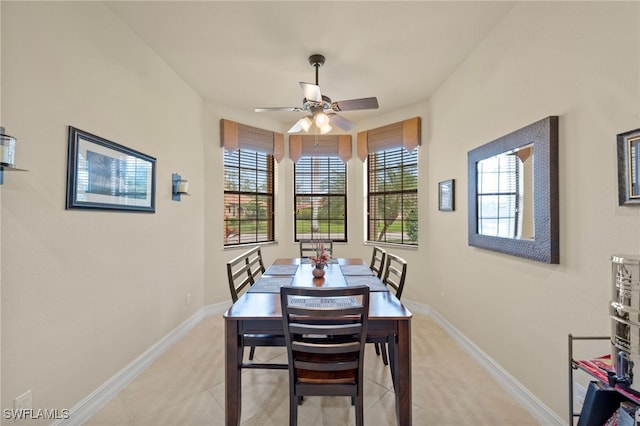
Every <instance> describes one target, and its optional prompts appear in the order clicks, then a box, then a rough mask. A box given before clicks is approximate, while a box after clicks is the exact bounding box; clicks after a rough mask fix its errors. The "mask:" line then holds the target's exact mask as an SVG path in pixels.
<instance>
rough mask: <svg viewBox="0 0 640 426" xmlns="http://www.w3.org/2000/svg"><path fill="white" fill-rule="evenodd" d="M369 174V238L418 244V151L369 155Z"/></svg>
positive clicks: (396, 242) (391, 150)
mask: <svg viewBox="0 0 640 426" xmlns="http://www.w3.org/2000/svg"><path fill="white" fill-rule="evenodd" d="M367 175H368V179H367V182H368V191H367V194H368V195H367V205H368V209H367V212H368V216H369V220H368V231H367V235H368V236H367V239H368V240H369V241H372V242H373V241H375V242H387V243H395V244H407V245H418V149H417V148H416V149H413V150H412V152H411V153H409V151H407V149H406V148H393V149H387V150H382V151H377V152H371V153H369V155H368V156H367Z"/></svg>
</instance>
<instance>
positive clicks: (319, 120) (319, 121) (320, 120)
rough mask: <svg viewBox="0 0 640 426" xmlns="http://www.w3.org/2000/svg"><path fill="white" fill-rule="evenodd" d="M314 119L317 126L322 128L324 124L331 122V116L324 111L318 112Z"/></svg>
mask: <svg viewBox="0 0 640 426" xmlns="http://www.w3.org/2000/svg"><path fill="white" fill-rule="evenodd" d="M314 120H315V122H316V126H318V127H320V128H322V126H324V125H326V124H329V117H328V116H327V114H325V113H324V112H322V111H320V112H318V113H316V115H315V117H314Z"/></svg>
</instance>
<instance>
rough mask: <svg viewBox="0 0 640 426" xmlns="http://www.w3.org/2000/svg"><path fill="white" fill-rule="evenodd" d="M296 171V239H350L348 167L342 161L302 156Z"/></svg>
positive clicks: (331, 158)
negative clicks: (348, 224)
mask: <svg viewBox="0 0 640 426" xmlns="http://www.w3.org/2000/svg"><path fill="white" fill-rule="evenodd" d="M293 173H294V182H295V189H294V205H295V239H296V241H299V240H300V239H308V238H314V239H319V238H325V239H330V240H333V241H347V169H346V166H345V164H344V163H343V162H342V160H341V159H340V158H336V157H302V158H300V159H299V160H298V161H297V162H296V163H295V166H294V172H293Z"/></svg>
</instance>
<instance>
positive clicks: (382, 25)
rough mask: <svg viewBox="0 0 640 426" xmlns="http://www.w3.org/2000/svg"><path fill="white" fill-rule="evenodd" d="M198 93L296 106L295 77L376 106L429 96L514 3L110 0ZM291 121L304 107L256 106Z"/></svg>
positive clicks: (235, 101)
mask: <svg viewBox="0 0 640 426" xmlns="http://www.w3.org/2000/svg"><path fill="white" fill-rule="evenodd" d="M106 3H107V5H108V6H109V7H110V8H111V9H112V10H113V12H114V13H115V14H116V15H117V16H119V17H120V18H121V19H122V20H123V21H124V22H125V23H126V25H127V26H129V27H130V28H131V29H132V30H133V31H134V32H135V33H137V34H138V35H139V36H140V37H141V39H142V40H144V42H145V43H146V44H147V45H148V46H150V47H151V49H153V50H154V51H155V52H156V53H157V54H158V55H159V56H160V57H162V58H163V59H164V61H166V63H167V64H169V66H170V67H171V68H172V69H174V70H175V72H176V73H177V74H179V75H180V77H181V78H182V79H183V80H184V81H186V82H187V83H188V84H189V85H190V86H191V87H192V88H193V89H194V90H195V91H197V92H198V93H199V94H200V95H201V96H202V97H203V98H204V99H208V100H212V101H214V102H216V103H219V104H222V105H225V106H228V107H232V108H235V109H239V110H243V111H247V112H252V111H253V109H254V108H256V107H296V106H301V105H302V98H303V95H302V91H301V89H300V86H299V84H298V82H300V81H304V82H308V83H315V70H314V68H313V67H312V66H311V65H310V64H309V62H308V57H309V56H310V55H311V54H314V53H320V54H322V55H324V56H325V57H326V62H325V64H324V66H322V67H321V68H320V70H319V86H320V88H321V90H322V94H323V95H326V96H329V97H330V98H331V99H332V100H333V101H340V100H347V99H355V98H365V97H370V96H375V97H377V98H378V102H379V104H380V107H379V109H377V110H366V111H349V112H343V113H341V114H342V115H343V116H344V117H346V118H348V119H350V120H352V121H354V122H356V123H357V121H358V120H359V119H364V118H368V117H371V116H376V115H379V114H384V113H387V112H389V111H394V110H397V109H399V108H402V107H405V106H409V105H412V104H415V103H417V102H420V101H423V100H426V99H428V98H429V97H430V96H431V95H432V94H433V92H434V91H435V90H436V89H437V88H438V86H439V85H440V84H442V83H443V81H444V80H445V79H446V78H447V77H448V76H449V75H451V74H452V73H453V72H455V70H456V68H457V67H458V66H459V65H460V63H461V62H462V61H464V59H465V58H466V57H467V56H468V55H469V54H470V53H471V52H472V51H473V50H474V48H475V47H476V46H477V45H478V44H479V43H481V42H482V40H483V39H484V38H485V37H486V36H487V34H489V33H490V32H491V30H492V29H493V28H494V27H495V26H496V25H497V24H498V23H499V22H500V21H501V20H502V19H503V18H504V17H505V15H506V14H507V13H508V12H509V10H510V9H511V8H512V7H513V6H514V4H515V3H514V2H511V1H495V2H489V1H468V2H465V1H408V2H401V1H373V2H366V1H341V2H337V1H334V2H331V1H309V0H307V1H279V2H273V1H253V2H250V1H226V2H222V1H194V2H187V1H159V2H156V1H114V2H106ZM255 114H266V115H267V116H268V117H269V119H272V120H275V121H279V122H281V123H283V125H291V124H293V123H294V122H295V121H296V120H297V119H298V118H300V117H302V116H303V115H304V114H303V113H300V112H298V113H295V112H262V113H255Z"/></svg>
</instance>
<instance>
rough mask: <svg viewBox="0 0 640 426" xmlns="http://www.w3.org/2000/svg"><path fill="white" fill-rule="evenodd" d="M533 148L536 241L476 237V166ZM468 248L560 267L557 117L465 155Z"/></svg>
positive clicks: (529, 126)
mask: <svg viewBox="0 0 640 426" xmlns="http://www.w3.org/2000/svg"><path fill="white" fill-rule="evenodd" d="M529 144H533V156H534V157H533V158H534V160H533V188H534V194H533V197H534V201H533V202H534V207H533V209H534V210H533V211H534V226H535V239H533V240H526V239H512V238H503V237H493V236H489V235H481V234H478V223H477V217H478V204H477V200H478V198H477V194H476V192H477V171H476V166H477V163H478V162H479V161H481V160H484V159H486V158H490V157H493V156H494V155H498V154H501V153H504V152H508V151H512V150H514V149H516V148H519V147H522V146H525V145H529ZM467 159H468V162H467V165H468V167H467V174H468V179H469V187H468V190H469V192H468V202H469V217H468V224H469V245H470V246H473V247H480V248H484V249H488V250H493V251H497V252H501V253H506V254H510V255H513V256H519V257H524V258H527V259H532V260H536V261H538V262H545V263H554V264H557V263H560V241H559V240H560V236H559V234H560V232H559V197H558V117H557V116H550V117H547V118H544V119H542V120H540V121H537V122H535V123H533V124H530V125H528V126H526V127H523V128H522V129H520V130H516V131H515V132H513V133H509V134H508V135H506V136H503V137H501V138H499V139H496V140H494V141H492V142H489V143H488V144H486V145H482V146H480V147H478V148H475V149H473V150H471V151H469V153H468V157H467Z"/></svg>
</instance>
